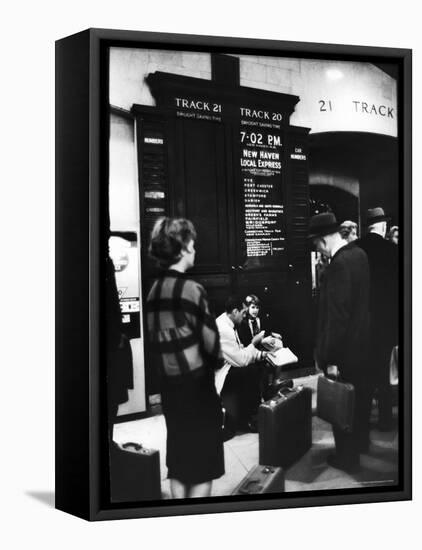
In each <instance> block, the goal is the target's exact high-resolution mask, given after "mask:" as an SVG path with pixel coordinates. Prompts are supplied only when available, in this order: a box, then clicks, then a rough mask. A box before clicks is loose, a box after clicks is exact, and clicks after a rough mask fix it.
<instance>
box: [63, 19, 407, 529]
mask: <svg viewBox="0 0 422 550" xmlns="http://www.w3.org/2000/svg"><path fill="white" fill-rule="evenodd" d="M410 205H411V51H410V50H404V49H392V48H374V47H361V46H345V45H328V44H311V43H296V42H283V41H267V40H250V39H241V38H224V37H204V36H187V35H178V34H157V33H148V32H134V31H117V30H104V29H89V30H86V31H83V32H81V33H79V34H76V35H73V36H70V37H67V38H63V39H61V40H58V41H57V43H56V257H57V267H56V303H57V309H56V319H57V323H56V350H57V351H56V506H57V508H59V509H60V510H63V511H66V512H69V513H71V514H74V515H77V516H80V517H82V518H85V519H88V520H105V519H118V518H137V517H146V516H164V515H179V514H198V513H214V512H223V511H225V512H227V511H240V510H258V509H269V508H286V507H301V506H316V505H318V506H320V505H333V504H344V503H359V502H381V501H391V500H406V499H410V498H411V430H410V426H411V208H410ZM310 236H313V238H310ZM368 239H369V244H368V243H367V241H368ZM373 240H375V241H376V242H375V245H374V247H372V244H371V243H372V241H373ZM388 241H389V242H388ZM330 243H331V244H330ZM333 243H334V244H333ZM380 243H381V244H380ZM377 247H381V248H382V247H384V248H382V250H384V252H382V253H379V252H376V251H375V252H374V251H373V248H375V249H376V250H378V248H377ZM349 256H350V258H352V257H353V258H354V259H353V260H350V262H351V263H350V264H349V263H348V262H349V260H348V259H347V258H349ZM380 256H381V258H380ZM163 258H166V261H164V260H163ZM339 258H341V259H340V260H339ZM154 260H155V261H154ZM157 260H159V261H158V262H157ZM355 261H357V262H358V263H359V262H360V264H359V265H360V267H359V269H357V268H356V264H355V263H354V262H355ZM341 262H343V263H344V262H345V263H344V266H345V267H344V266H343V267H340V263H341ZM186 272H187V273H186ZM333 281H335V282H333ZM350 281H353V282H352V283H350V285H349V282H350ZM374 281H375V282H374ZM349 287H350V288H349ZM333 297H334V298H333ZM333 300H334V301H333ZM254 312H255V313H254ZM356 312H358V313H356ZM333 315H337V317H335V316H334V317H333ZM257 316H258V317H257ZM357 318H358V321H356V319H357ZM325 319H329V321H327V323H326V324H325V325H324V322H325V321H324V320H325ZM333 319H335V320H333ZM321 327H322V328H321ZM343 329H344V330H343ZM242 330H243V332H242ZM263 330H266V334H265V335H264V333H263V332H262V331H263ZM261 332H262V334H261ZM357 334H359V335H360V336H359V337H358V336H357ZM264 337H265V340H262V338H264ZM248 338H249V339H248ZM359 338H361V339H359ZM330 342H332V343H330ZM363 342H365V345H363ZM265 346H267V347H265ZM271 346H273V347H274V346H276V347H285V348H289V350H290V351H288V352H287V351H286V353H285V355H286V356H288V357H290V358H292V359H290V360H289V361H287V363H288V364H287V365H285V364H278V366H274V365H277V361H276V360H275V359H274V357H275V356H274V357H273V360H272V361H270V360H269V356H268V353H275V351H274V348H273V347H271ZM330 346H331V347H330ZM321 350H325V351H326V353H325V352H322V351H321ZM327 350H328V351H327ZM324 353H325V355H324ZM271 365H272V366H271ZM333 373H334V374H336V375H337V378H338V382H340V384H343V385H344V384H348V387H351V388H352V392H353V403H354V408H353V410H351V416H350V418H351V419H352V420H351V424H348V425H347V428H344V426H343V427H342V424H341V419H340V418H339V419H338V422H337V421H336V418H337V417H336V416H335V415H334V420H333V418H332V417H331V416H330V419H331V422H334V424H331V423H329V422H328V421H327V417H326V415H325V413H323V412H322V411H323V410H325V409H324V408H323V407H322V402H323V399H324V394H323V390H322V388H326V387H327V384H319V382H318V381H319V379H320V378H321V377H324V376H329V375H330V374H333ZM328 387H329V388H331V386H330V384H328ZM333 387H334V386H333ZM343 389H344V388H343ZM341 395H342V394H340V398H339V399H340V401H339V404H340V406H344V405H345V401H344V400H343V401H342V397H341ZM329 405H330V404H329ZM248 407H249V408H248ZM239 411H240V412H239ZM349 413H350V410H349ZM334 451H335V454H332V452H334Z"/></svg>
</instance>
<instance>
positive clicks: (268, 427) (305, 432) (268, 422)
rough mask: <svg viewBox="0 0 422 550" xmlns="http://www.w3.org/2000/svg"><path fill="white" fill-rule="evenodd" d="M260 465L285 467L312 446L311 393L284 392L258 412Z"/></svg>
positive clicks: (301, 388) (293, 389)
mask: <svg viewBox="0 0 422 550" xmlns="http://www.w3.org/2000/svg"><path fill="white" fill-rule="evenodd" d="M258 431H259V463H260V464H267V465H270V466H282V467H284V468H285V467H287V466H290V465H291V464H293V462H295V461H296V460H298V459H299V458H300V457H301V456H302V455H304V454H305V453H306V451H307V450H308V449H309V448H310V447H311V445H312V390H311V389H310V388H304V387H303V386H299V387H297V388H292V389H286V390H284V391H283V392H280V394H279V395H278V396H276V397H275V398H273V399H270V400H269V401H266V402H265V403H262V404H261V405H260V407H259V411H258Z"/></svg>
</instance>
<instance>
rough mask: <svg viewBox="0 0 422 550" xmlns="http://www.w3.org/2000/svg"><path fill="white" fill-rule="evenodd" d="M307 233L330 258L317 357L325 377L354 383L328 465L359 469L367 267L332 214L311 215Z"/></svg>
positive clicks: (365, 406) (366, 403)
mask: <svg viewBox="0 0 422 550" xmlns="http://www.w3.org/2000/svg"><path fill="white" fill-rule="evenodd" d="M309 238H310V239H311V240H312V243H313V245H314V247H315V249H316V250H317V251H318V252H321V253H322V254H323V255H324V256H326V257H328V258H329V259H330V264H329V265H328V266H327V268H326V271H325V273H324V277H323V280H322V284H321V288H320V294H319V302H318V324H317V336H316V354H315V355H316V360H317V363H318V366H319V368H321V369H322V370H323V371H324V373H325V375H326V376H331V377H335V378H337V379H338V380H340V381H343V382H348V383H351V384H353V386H354V388H355V410H354V418H353V427H352V430H351V431H350V432H344V431H341V430H339V429H338V428H335V427H333V433H334V439H335V444H336V453H335V454H334V455H332V456H329V457H328V462H329V464H330V465H331V466H333V467H335V468H339V469H342V470H345V471H348V472H354V471H356V470H357V469H358V468H359V459H360V457H359V455H360V452H361V451H363V450H365V449H366V448H367V446H368V441H369V416H370V408H371V395H370V391H368V388H367V385H366V384H365V378H366V376H367V374H368V372H367V369H368V368H369V363H368V357H367V355H368V337H369V266H368V259H367V256H366V254H365V252H364V251H363V250H362V249H361V248H359V247H357V246H355V245H354V244H353V243H349V244H348V243H347V242H346V241H345V240H344V239H343V238H342V237H341V235H340V233H339V225H338V223H337V220H336V218H335V216H334V214H333V213H331V212H325V213H322V214H317V215H316V216H313V217H312V218H311V220H310V226H309Z"/></svg>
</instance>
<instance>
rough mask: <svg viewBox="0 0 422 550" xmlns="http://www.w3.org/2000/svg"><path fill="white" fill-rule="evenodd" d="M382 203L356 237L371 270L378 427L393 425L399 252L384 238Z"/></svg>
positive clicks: (382, 428)
mask: <svg viewBox="0 0 422 550" xmlns="http://www.w3.org/2000/svg"><path fill="white" fill-rule="evenodd" d="M388 220H389V218H388V217H387V216H386V215H385V212H384V210H383V209H382V208H381V207H377V208H372V209H370V210H368V212H367V219H366V224H367V228H368V229H367V234H366V235H365V236H364V237H362V238H361V239H359V240H358V241H356V244H357V245H358V246H360V247H361V248H362V249H363V250H364V251H365V252H366V254H367V256H368V261H369V270H370V278H371V285H370V294H369V311H370V319H371V330H370V359H371V363H372V366H373V368H372V369H371V372H373V374H374V379H373V380H371V383H372V387H373V388H374V389H375V388H376V389H377V392H378V428H379V429H381V430H390V429H391V428H392V393H391V387H390V356H391V351H392V349H393V347H394V346H396V345H397V343H398V317H399V316H398V289H399V274H398V253H397V246H396V245H395V244H393V243H392V242H390V241H387V240H386V239H385V235H386V232H387V221H388Z"/></svg>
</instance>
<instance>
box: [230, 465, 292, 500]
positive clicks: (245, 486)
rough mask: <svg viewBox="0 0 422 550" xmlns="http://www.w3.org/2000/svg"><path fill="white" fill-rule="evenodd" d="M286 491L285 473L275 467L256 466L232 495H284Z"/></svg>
mask: <svg viewBox="0 0 422 550" xmlns="http://www.w3.org/2000/svg"><path fill="white" fill-rule="evenodd" d="M283 491H284V472H283V470H282V469H281V468H277V467H274V466H254V467H253V468H252V470H250V471H249V472H248V473H247V475H246V477H245V478H244V479H243V480H242V482H241V483H240V484H239V485H238V486H237V487H236V489H235V490H234V491H233V493H232V495H260V494H263V493H282V492H283Z"/></svg>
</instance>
